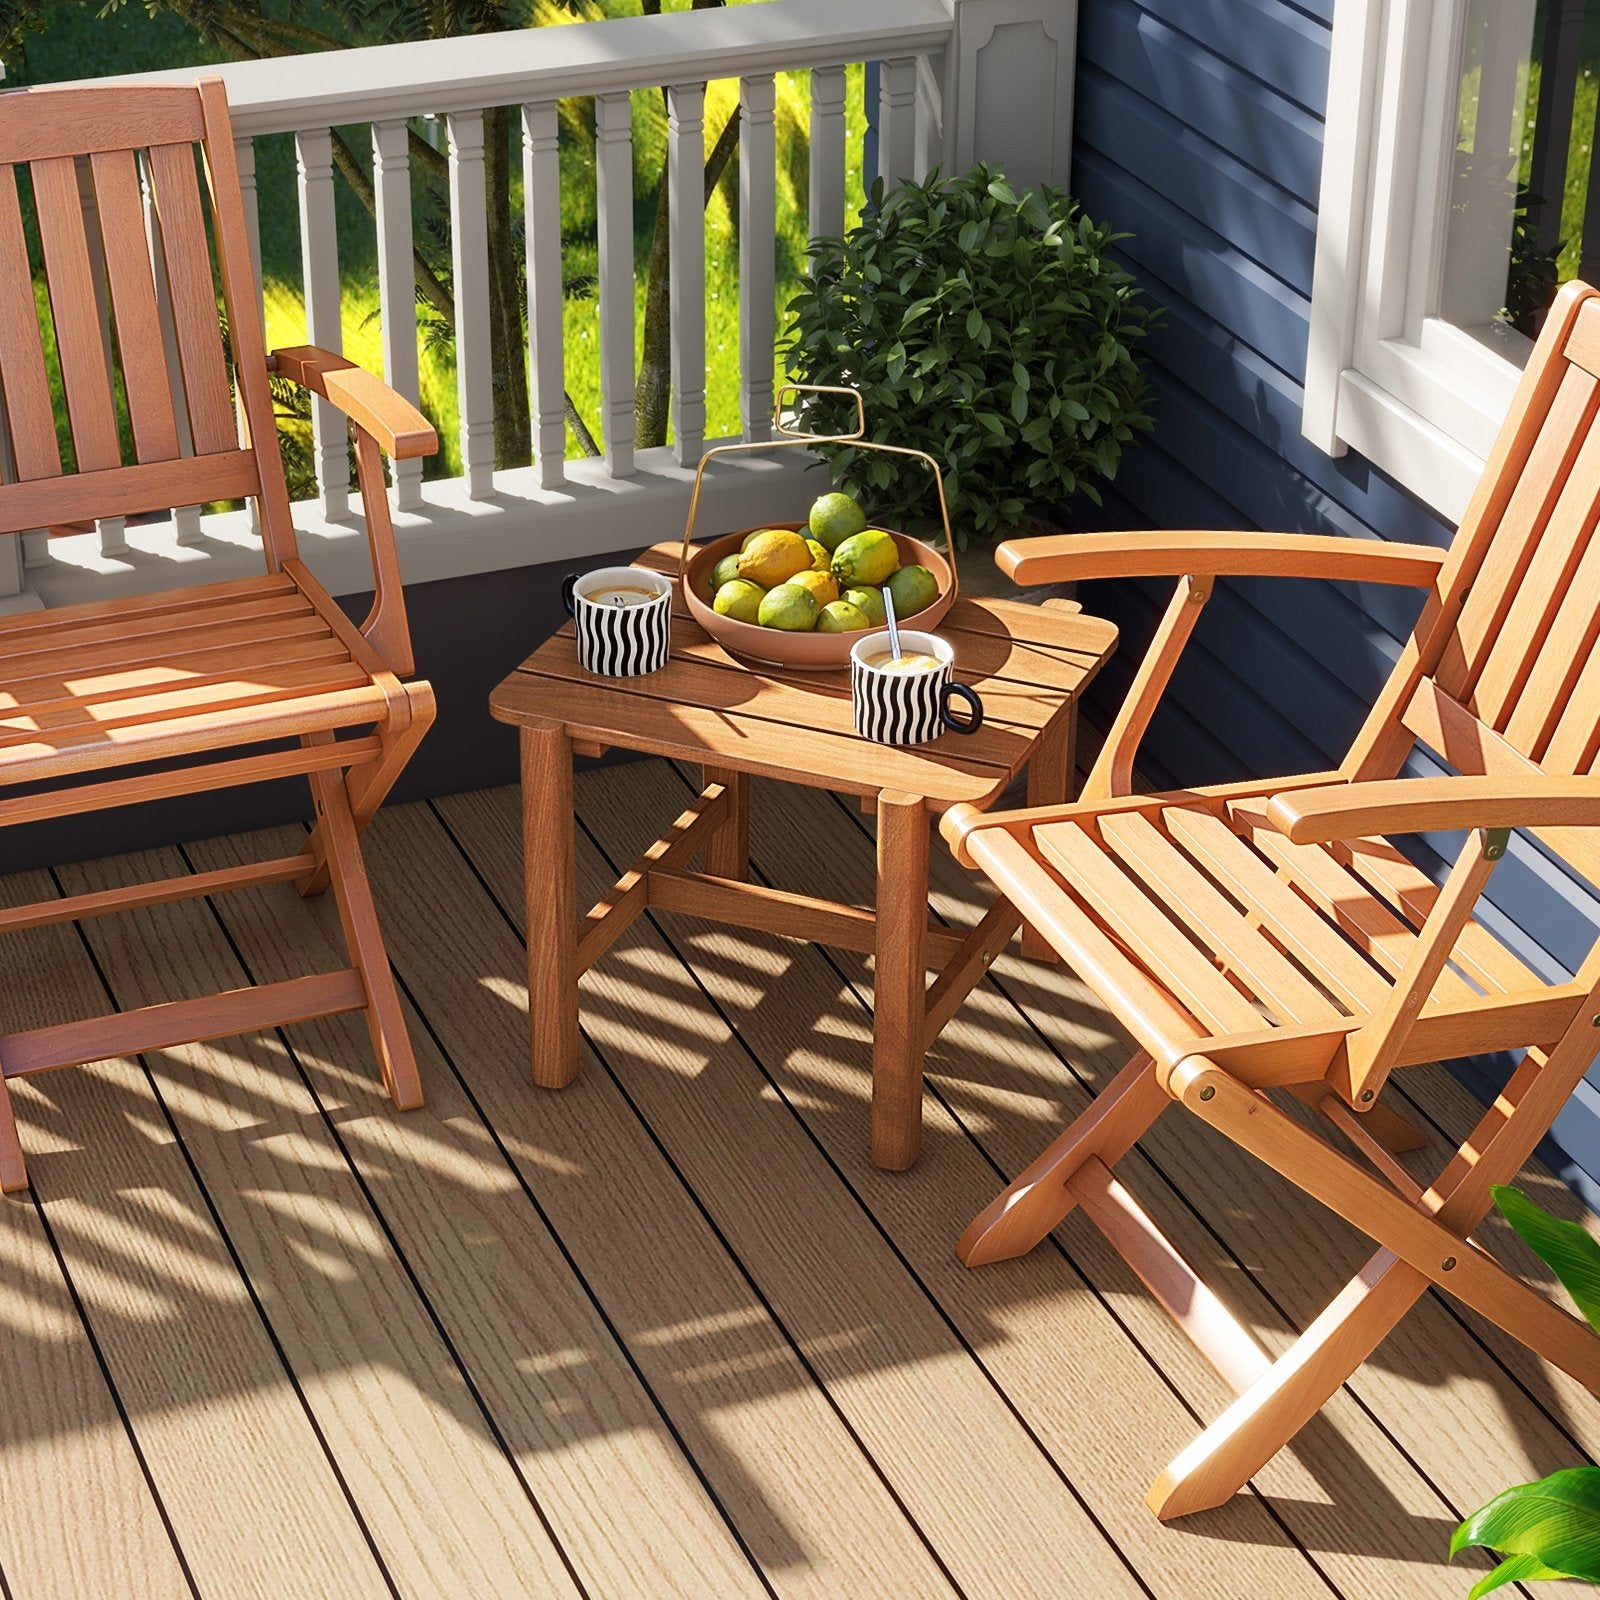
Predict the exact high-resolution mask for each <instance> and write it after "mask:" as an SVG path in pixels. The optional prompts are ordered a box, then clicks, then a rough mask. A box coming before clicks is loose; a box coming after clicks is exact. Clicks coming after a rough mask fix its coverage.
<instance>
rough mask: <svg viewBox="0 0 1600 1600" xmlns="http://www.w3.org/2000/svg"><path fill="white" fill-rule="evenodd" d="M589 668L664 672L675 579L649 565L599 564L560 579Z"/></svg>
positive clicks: (628, 673)
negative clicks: (612, 565) (591, 570)
mask: <svg viewBox="0 0 1600 1600" xmlns="http://www.w3.org/2000/svg"><path fill="white" fill-rule="evenodd" d="M561 602H562V604H563V605H565V606H566V608H567V615H568V616H569V617H571V618H572V620H573V621H574V623H576V624H577V634H578V660H579V661H580V662H581V663H582V665H583V668H584V670H585V671H586V672H597V673H599V674H601V675H602V676H603V677H607V678H633V677H637V676H639V674H641V673H645V672H659V671H660V670H661V669H662V668H663V667H664V666H666V664H667V653H668V651H669V649H670V648H671V623H672V580H671V579H670V578H667V577H664V576H662V574H661V573H659V572H651V571H649V570H648V568H645V567H596V568H595V570H594V571H593V572H585V573H581V574H580V573H576V572H569V573H568V574H567V575H566V577H565V578H563V579H562V580H561Z"/></svg>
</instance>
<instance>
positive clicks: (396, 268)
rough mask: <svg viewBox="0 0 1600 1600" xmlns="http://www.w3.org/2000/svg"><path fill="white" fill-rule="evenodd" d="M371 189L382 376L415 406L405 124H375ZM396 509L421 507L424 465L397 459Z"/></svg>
mask: <svg viewBox="0 0 1600 1600" xmlns="http://www.w3.org/2000/svg"><path fill="white" fill-rule="evenodd" d="M372 186H373V189H374V191H375V192H376V197H377V227H378V320H379V323H380V325H381V329H382V335H383V378H384V382H385V383H387V384H388V385H389V386H390V388H392V389H394V390H396V391H397V392H398V393H400V394H402V395H404V396H405V397H406V399H407V400H409V401H411V402H412V404H413V405H414V404H415V403H416V402H417V399H418V397H419V395H420V393H421V389H420V386H419V383H418V376H417V276H416V269H415V266H414V265H413V263H412V259H411V250H412V238H411V134H410V132H409V130H408V129H407V127H406V124H405V123H404V122H375V123H373V125H372ZM390 470H391V471H392V472H393V474H394V499H395V505H396V506H397V507H398V508H399V509H400V510H401V511H414V510H415V509H416V508H417V507H418V506H420V505H421V504H422V462H421V461H420V460H415V459H413V460H411V461H396V462H394V463H393V464H392V465H391V468H390Z"/></svg>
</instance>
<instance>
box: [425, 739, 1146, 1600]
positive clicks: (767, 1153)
mask: <svg viewBox="0 0 1600 1600" xmlns="http://www.w3.org/2000/svg"><path fill="white" fill-rule="evenodd" d="M631 770H632V769H630V768H619V769H617V773H618V774H622V773H628V772H631ZM609 777H610V775H609V774H608V778H609ZM646 781H648V780H646ZM608 787H610V784H609V783H603V785H589V786H587V787H586V793H585V801H584V808H583V809H584V815H585V819H586V821H587V822H588V824H589V826H590V827H591V828H592V829H594V830H596V832H597V833H603V834H605V835H606V836H607V837H608V838H609V840H610V841H611V842H612V843H614V845H615V855H614V857H613V859H612V861H611V863H610V864H609V865H607V864H606V863H603V862H602V861H601V860H599V859H598V858H597V856H596V854H595V852H594V850H593V848H592V846H589V845H588V842H587V841H586V840H583V839H581V838H580V845H579V863H580V867H579V882H580V899H584V898H585V897H587V898H588V899H593V898H595V897H597V896H598V895H599V894H600V893H602V892H603V891H604V889H605V887H606V886H607V885H608V884H609V883H610V881H611V880H612V879H613V878H614V877H615V876H616V874H617V872H619V871H620V870H622V867H623V866H625V865H626V863H627V861H629V860H631V859H632V857H633V855H634V853H635V852H636V850H637V848H638V846H639V844H640V843H641V841H640V840H639V838H638V834H639V828H640V823H641V819H645V820H646V822H648V820H649V819H653V818H654V817H656V816H659V815H660V812H659V810H658V808H659V806H660V804H661V797H662V787H661V785H660V782H659V778H658V779H657V781H656V782H655V783H653V784H652V786H651V789H650V791H649V792H648V793H647V794H646V796H645V800H646V805H645V807H644V808H643V809H641V808H640V807H639V806H638V805H636V804H633V803H632V802H633V801H635V800H636V799H638V798H639V796H638V795H637V793H634V792H628V793H618V794H616V795H615V798H614V801H613V804H612V805H611V806H609V807H608V806H606V805H605V804H604V802H603V794H604V789H605V788H608ZM652 798H653V800H654V804H653V805H652V804H650V803H649V801H650V800H651V799H652ZM490 799H492V797H491V796H483V795H478V796H471V795H469V796H460V797H453V798H452V799H450V800H446V801H441V802H440V810H441V812H442V813H443V814H444V815H445V816H446V818H447V820H450V821H451V822H452V823H453V824H455V823H457V822H459V820H460V818H461V817H462V815H463V813H464V812H466V811H467V810H468V808H471V807H473V806H474V805H478V806H483V805H485V804H486V803H487V802H488V801H489V800H490ZM506 821H507V818H506V814H505V812H504V811H503V810H502V811H501V813H500V814H499V815H495V816H490V817H489V818H488V819H487V824H486V825H485V826H484V827H482V828H481V829H478V830H475V832H474V838H473V841H472V843H471V844H470V845H469V851H470V853H471V854H472V857H473V859H474V861H475V862H476V863H477V865H478V867H479V868H480V870H481V871H482V872H483V874H484V876H485V878H486V879H487V880H488V882H489V883H490V885H491V886H492V887H494V888H495V889H496V891H497V893H498V894H499V895H500V897H501V899H502V903H503V904H507V905H508V906H511V905H520V896H519V895H518V894H516V893H515V892H514V891H515V889H516V885H517V883H518V882H519V881H520V875H521V869H520V864H519V861H518V858H517V855H518V853H517V851H516V849H515V847H514V835H513V834H512V832H511V830H510V829H509V828H508V827H507V826H506ZM750 948H751V949H752V951H760V952H762V954H763V955H765V953H766V952H767V951H768V950H770V949H771V948H772V947H771V944H770V942H769V941H762V942H752V945H751V947H750ZM779 949H780V950H781V956H780V963H783V962H787V961H788V960H789V959H790V953H791V951H792V949H793V947H792V946H788V945H780V946H779ZM763 966H765V962H763ZM766 976H767V978H768V981H771V980H772V979H773V978H775V977H777V976H778V974H777V973H774V972H771V971H770V970H769V971H768V972H767V974H766ZM754 979H755V975H754V973H751V974H749V975H748V976H747V977H746V979H745V981H746V982H749V981H754ZM780 983H781V980H780ZM641 985H643V987H644V988H646V989H647V990H648V992H649V995H650V1006H651V1009H652V1011H654V1010H656V1009H657V1008H660V1010H661V1011H664V1012H680V1011H681V1012H684V1013H687V1014H690V1015H694V1014H696V1013H698V1016H699V1026H700V1029H701V1032H702V1035H703V1037H704V1039H705V1041H706V1045H707V1048H705V1049H703V1050H702V1051H699V1052H697V1053H696V1055H695V1056H694V1057H693V1058H692V1059H691V1060H690V1061H688V1062H686V1063H684V1064H683V1069H682V1070H681V1071H680V1072H679V1073H674V1072H672V1071H670V1070H663V1068H664V1067H665V1066H666V1065H667V1063H664V1062H663V1061H662V1060H661V1058H660V1054H659V1051H658V1049H657V1048H656V1047H655V1045H654V1044H653V1042H652V1041H651V1038H650V1031H649V1029H648V1027H647V1026H645V1023H646V1020H647V1019H646V1014H645V1013H644V1012H643V1011H642V1010H641V1007H640V1004H639V991H640V987H641ZM780 992H786V990H785V989H783V988H780ZM584 1016H585V1026H586V1028H587V1029H588V1030H589V1032H590V1034H591V1036H592V1037H593V1038H594V1039H595V1040H596V1041H597V1043H598V1044H599V1045H600V1048H601V1051H602V1053H603V1054H604V1055H605V1056H606V1057H607V1059H608V1060H609V1061H610V1062H611V1063H612V1065H613V1068H614V1070H615V1071H616V1072H617V1073H618V1076H619V1078H620V1079H621V1080H622V1082H623V1083H624V1086H625V1088H626V1089H627V1091H628V1093H629V1095H630V1097H631V1098H632V1099H633V1100H634V1102H635V1104H636V1105H637V1106H638V1107H639V1110H640V1112H641V1114H642V1115H643V1116H645V1117H646V1118H647V1119H648V1120H649V1122H650V1125H651V1127H652V1128H653V1129H654V1131H655V1133H656V1135H657V1137H658V1138H659V1139H660V1140H661V1141H662V1143H663V1145H664V1146H665V1147H666V1149H667V1150H668V1151H669V1153H670V1154H671V1156H672V1159H673V1160H674V1162H675V1163H676V1164H677V1165H678V1166H679V1168H680V1169H681V1170H682V1171H683V1172H684V1174H685V1176H686V1177H687V1179H688V1181H689V1182H690V1183H691V1184H693V1185H694V1187H695V1189H696V1191H697V1193H698V1194H699V1196H700V1199H701V1202H702V1204H703V1205H705V1207H706V1208H707V1210H708V1211H709V1212H710V1213H711V1215H712V1216H713V1217H714V1218H715V1220H716V1222H717V1225H718V1227H719V1228H720V1230H721V1231H722V1232H723V1234H724V1236H725V1237H726V1238H727V1239H728V1240H729V1242H730V1244H731V1245H732V1247H733V1248H734V1249H735V1250H736V1251H737V1252H738V1254H739V1257H740V1259H741V1260H742V1261H743V1262H744V1263H745V1265H746V1267H747V1268H748V1270H749V1271H750V1272H751V1273H752V1275H753V1276H754V1277H755V1278H756V1280H757V1282H758V1283H759V1285H760V1286H761V1288H762V1290H763V1292H764V1293H765V1294H766V1295H767V1297H768V1298H769V1299H770V1301H771V1303H772V1305H773V1307H774V1310H775V1312H776V1313H777V1315H778V1316H779V1317H780V1318H781V1319H782V1321H783V1322H784V1324H785V1325H786V1326H787V1327H789V1328H790V1329H791V1331H792V1332H793V1333H794V1335H795V1337H796V1338H797V1339H798V1340H799V1342H800V1344H801V1348H802V1349H803V1350H804V1351H805V1353H806V1355H807V1356H808V1358H809V1360H810V1362H811V1365H812V1367H813V1369H814V1370H815V1372H816V1374H817V1376H818V1378H819V1379H820V1381H821V1382H822V1383H823V1384H824V1386H825V1387H826V1388H827V1389H828V1391H829V1392H830V1393H831V1394H832V1395H834V1397H835V1399H836V1402H837V1404H838V1405H839V1406H840V1408H841V1410H842V1411H843V1412H844V1413H845V1414H846V1415H847V1416H848V1417H849V1420H850V1423H851V1425H852V1427H853V1428H854V1430H855V1431H856V1432H857V1434H858V1435H859V1436H860V1438H861V1439H862V1441H863V1443H864V1444H865V1446H866V1447H867V1449H868V1450H870V1451H871V1453H872V1456H873V1459H874V1460H875V1461H876V1462H877V1464H878V1466H879V1468H880V1470H881V1471H882V1472H883V1473H884V1475H885V1477H886V1478H887V1479H888V1480H889V1482H890V1483H891V1484H892V1485H893V1488H894V1491H895V1494H896V1496H897V1497H898V1498H899V1499H900V1500H901V1501H902V1503H903V1504H904V1505H905V1506H906V1508H907V1510H908V1511H909V1513H910V1515H911V1516H912V1517H913V1518H914V1519H915V1520H916V1522H917V1524H918V1526H919V1527H920V1528H921V1529H922V1530H923V1532H924V1534H925V1535H926V1536H927V1537H928V1539H929V1540H930V1542H931V1543H932V1544H933V1546H934V1548H935V1549H936V1550H937V1551H938V1553H939V1555H940V1557H941V1559H942V1560H943V1562H944V1564H945V1565H946V1566H947V1567H948V1569H949V1571H950V1573H951V1575H952V1577H953V1578H954V1579H955V1581H956V1583H957V1584H958V1585H959V1587H960V1588H961V1590H962V1592H963V1593H964V1594H966V1595H968V1596H970V1597H974V1600H976V1597H978V1596H989V1595H993V1596H1001V1595H1005V1596H1038V1597H1040V1600H1045V1597H1049V1600H1055V1597H1057V1596H1059V1594H1060V1590H1061V1576H1062V1574H1061V1554H1060V1552H1061V1551H1062V1550H1063V1549H1066V1548H1071V1549H1073V1550H1074V1552H1075V1569H1076V1573H1077V1581H1078V1582H1081V1583H1082V1584H1084V1585H1085V1586H1086V1587H1092V1588H1093V1590H1094V1592H1095V1593H1097V1594H1102V1595H1106V1596H1113V1595H1129V1596H1132V1595H1137V1594H1138V1593H1139V1592H1140V1591H1139V1585H1138V1583H1137V1581H1136V1580H1135V1579H1134V1578H1133V1577H1132V1576H1131V1575H1130V1573H1129V1572H1128V1569H1127V1567H1126V1566H1125V1565H1124V1563H1123V1562H1122V1560H1121V1558H1120V1556H1119V1555H1118V1553H1117V1552H1116V1550H1115V1547H1114V1546H1112V1545H1110V1544H1109V1542H1108V1541H1107V1540H1106V1539H1105V1537H1104V1535H1103V1534H1102V1533H1101V1532H1100V1530H1099V1529H1097V1528H1096V1527H1095V1525H1094V1523H1093V1520H1092V1519H1091V1518H1090V1517H1089V1516H1088V1515H1087V1514H1086V1513H1085V1512H1084V1510H1083V1508H1082V1507H1081V1505H1080V1504H1079V1503H1078V1501H1077V1500H1076V1498H1075V1497H1074V1496H1073V1494H1072V1493H1071V1490H1070V1488H1069V1486H1068V1485H1067V1484H1065V1483H1064V1482H1063V1481H1062V1479H1061V1478H1060V1477H1059V1476H1058V1475H1057V1474H1056V1473H1055V1472H1054V1470H1053V1469H1052V1467H1051V1465H1050V1463H1049V1462H1048V1461H1047V1460H1046V1459H1045V1458H1044V1457H1043V1456H1042V1454H1041V1453H1040V1451H1039V1449H1038V1447H1037V1445H1036V1444H1035V1443H1034V1442H1033V1440H1032V1439H1031V1438H1030V1437H1029V1435H1028V1433H1027V1431H1026V1430H1025V1429H1024V1428H1022V1427H1021V1426H1019V1425H1018V1423H1017V1420H1016V1418H1015V1416H1014V1414H1013V1413H1012V1412H1011V1411H1010V1409H1009V1407H1008V1406H1007V1405H1006V1402H1005V1400H1004V1397H1003V1396H1002V1395H1001V1394H1000V1393H999V1392H998V1391H997V1390H996V1389H995V1387H994V1386H993V1385H991V1384H990V1383H989V1382H988V1380H987V1379H986V1377H985V1376H984V1374H983V1373H982V1372H981V1371H980V1370H979V1369H978V1368H977V1367H976V1366H975V1365H974V1364H973V1363H972V1361H971V1360H970V1358H969V1357H968V1355H967V1353H966V1351H965V1349H964V1347H963V1345H962V1344H961V1342H960V1340H959V1339H958V1338H957V1337H956V1336H955V1335H954V1333H953V1331H952V1330H951V1329H950V1327H949V1325H948V1323H947V1322H946V1321H945V1319H944V1318H943V1316H942V1314H941V1313H940V1312H939V1309H938V1307H937V1306H935V1305H934V1304H933V1303H932V1302H931V1301H930V1300H929V1298H928V1296H927V1295H926V1293H925V1292H924V1291H923V1290H922V1288H921V1286H920V1285H919V1284H917V1283H916V1281H915V1280H914V1279H913V1278H912V1277H911V1275H910V1274H909V1273H908V1272H907V1271H906V1269H905V1267H904V1265H903V1264H902V1263H901V1262H900V1261H899V1260H898V1259H897V1257H896V1254H895V1252H894V1251H893V1250H892V1248H891V1247H890V1246H889V1245H888V1244H887V1242H886V1241H885V1240H884V1239H883V1238H882V1237H881V1235H880V1234H879V1233H878V1232H877V1230H876V1229H875V1228H874V1227H873V1225H872V1221H871V1218H870V1216H869V1215H867V1214H865V1213H863V1211H862V1208H861V1206H860V1204H859V1202H858V1201H857V1200H856V1198H855V1197H854V1196H853V1195H852V1194H851V1193H850V1192H849V1191H848V1190H847V1189H846V1188H844V1187H843V1186H842V1185H841V1184H840V1183H839V1182H838V1179H837V1176H836V1175H835V1174H834V1173H833V1172H832V1171H831V1170H830V1168H829V1165H828V1163H827V1161H826V1158H825V1157H824V1156H823V1155H822V1154H821V1153H819V1152H818V1151H817V1149H816V1147H815V1146H814V1145H813V1144H812V1142H811V1140H810V1139H809V1138H808V1137H807V1135H806V1133H805V1131H804V1129H803V1128H802V1127H801V1126H799V1125H798V1124H797V1123H796V1121H795V1119H794V1117H793V1116H792V1115H791V1114H790V1112H789V1111H788V1109H787V1108H786V1107H785V1106H784V1105H783V1104H782V1103H781V1102H779V1101H777V1100H776V1098H775V1097H774V1096H772V1095H771V1094H770V1092H769V1091H768V1088H767V1085H766V1084H765V1081H764V1080H763V1078H762V1077H761V1075H760V1073H759V1072H758V1071H757V1070H756V1069H755V1067H754V1065H753V1064H752V1062H751V1061H750V1060H749V1058H748V1057H747V1056H746V1055H745V1053H744V1052H743V1051H742V1050H740V1049H739V1047H738V1045H737V1043H736V1042H735V1041H732V1040H730V1038H729V1036H728V1030H727V1028H726V1026H725V1024H724V1023H723V1022H722V1021H721V1019H720V1018H718V1017H717V1015H716V1014H715V1012H714V1011H712V1010H711V1008H710V1007H709V1006H707V1005H706V1003H705V999H704V996H703V995H702V994H701V992H700V990H699V987H698V985H697V984H696V982H695V980H694V978H693V976H692V975H691V974H690V973H688V972H686V971H685V970H684V969H683V967H682V965H681V963H679V962H677V961H676V960H675V959H674V958H673V957H672V956H671V954H670V952H668V950H667V949H666V946H665V944H664V942H663V941H662V939H661V938H660V936H659V934H657V933H656V932H655V931H654V930H653V929H652V928H651V927H650V926H649V925H648V924H647V923H643V922H641V923H637V924H635V925H634V927H633V928H632V929H630V930H629V932H628V934H627V935H625V936H624V939H623V940H622V941H619V945H618V946H617V948H616V949H615V950H614V951H613V953H612V956H611V959H610V960H609V961H608V962H605V963H601V964H600V965H599V966H598V967H596V968H595V969H593V970H592V971H591V973H590V974H589V975H588V979H587V980H586V986H585V1013H584ZM790 1020H791V1022H792V1020H793V1019H792V1017H791V1019H790ZM809 1020H810V1019H809V1018H808V1019H807V1021H808V1026H809Z"/></svg>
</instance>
